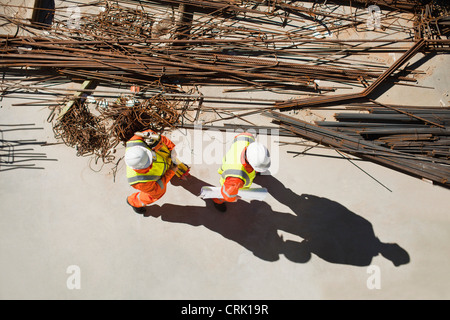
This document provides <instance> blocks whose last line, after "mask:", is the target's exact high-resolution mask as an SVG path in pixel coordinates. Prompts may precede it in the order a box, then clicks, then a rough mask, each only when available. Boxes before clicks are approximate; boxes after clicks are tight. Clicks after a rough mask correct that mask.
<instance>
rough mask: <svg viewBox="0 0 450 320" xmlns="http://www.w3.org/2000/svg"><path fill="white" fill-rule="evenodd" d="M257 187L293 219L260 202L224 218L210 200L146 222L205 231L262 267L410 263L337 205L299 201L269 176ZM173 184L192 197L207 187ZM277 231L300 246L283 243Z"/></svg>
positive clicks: (232, 209)
mask: <svg viewBox="0 0 450 320" xmlns="http://www.w3.org/2000/svg"><path fill="white" fill-rule="evenodd" d="M255 182H257V183H258V184H260V185H261V186H265V187H266V188H267V189H268V191H269V193H270V194H271V195H272V196H273V197H274V198H275V199H277V200H278V201H280V202H281V203H283V204H285V205H287V206H288V207H289V208H291V210H292V211H293V212H294V213H295V214H292V213H286V212H278V211H274V210H272V208H271V207H270V206H269V205H268V204H267V203H266V202H263V201H251V202H247V201H243V200H240V201H238V202H236V203H227V207H228V210H227V211H226V212H225V213H222V212H219V211H218V210H216V209H215V208H214V206H213V203H212V201H211V200H205V206H182V205H175V204H163V205H161V206H158V205H153V206H151V207H149V208H148V209H147V213H146V214H145V216H147V217H154V218H161V220H163V221H168V222H174V223H185V224H189V225H192V226H204V227H206V228H208V229H210V230H211V231H214V232H217V233H218V234H220V235H222V236H223V237H224V238H227V239H229V240H232V241H234V242H236V243H239V244H240V245H242V246H243V247H245V248H246V249H247V250H249V251H251V252H252V253H253V254H254V255H255V256H257V257H259V258H261V259H263V260H266V261H277V260H279V258H280V255H284V256H285V257H286V258H287V259H289V260H291V261H293V262H297V263H306V262H308V261H309V260H310V258H311V254H315V255H317V256H318V257H320V258H322V259H324V260H326V261H328V262H331V263H339V264H349V265H355V266H368V265H370V264H371V261H372V258H373V257H374V256H376V255H378V254H379V253H381V254H382V255H383V256H384V257H385V258H387V259H389V260H391V261H392V263H393V264H394V265H396V266H399V265H401V264H405V263H408V262H409V255H408V253H407V252H406V251H405V250H404V249H402V248H401V247H400V246H398V245H397V244H385V243H382V242H381V241H379V240H378V238H377V237H376V236H375V234H374V231H373V228H372V225H371V224H370V222H368V221H367V220H365V219H363V218H362V217H360V216H358V215H356V214H354V213H353V212H351V211H349V210H348V209H346V208H345V207H344V206H342V205H340V204H339V203H337V202H335V201H332V200H329V199H326V198H321V197H317V196H313V195H297V194H295V193H294V192H292V191H291V190H290V189H287V188H286V187H285V186H284V185H283V184H282V183H281V182H280V181H278V180H277V179H276V178H274V177H272V176H260V177H258V178H257V180H255ZM172 184H173V185H175V186H180V187H183V188H185V189H186V190H188V191H189V192H191V193H192V194H193V195H196V196H198V195H199V194H200V191H201V187H202V186H208V185H209V184H207V183H206V182H204V181H202V180H200V179H198V178H196V177H194V176H191V177H189V178H188V179H187V180H185V181H183V180H179V179H174V181H173V182H172ZM279 230H280V231H284V232H287V233H290V234H293V235H297V236H299V237H300V238H302V239H303V240H301V239H299V240H297V241H294V240H285V239H283V236H281V235H280V234H279Z"/></svg>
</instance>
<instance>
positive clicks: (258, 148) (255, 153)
mask: <svg viewBox="0 0 450 320" xmlns="http://www.w3.org/2000/svg"><path fill="white" fill-rule="evenodd" d="M246 155H247V160H248V163H249V164H250V165H251V166H252V167H253V169H255V171H257V172H264V171H267V169H269V167H270V153H269V150H267V148H266V146H264V145H263V144H261V143H259V142H253V143H250V145H249V146H248V147H247V152H246Z"/></svg>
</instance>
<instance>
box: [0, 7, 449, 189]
mask: <svg viewBox="0 0 450 320" xmlns="http://www.w3.org/2000/svg"><path fill="white" fill-rule="evenodd" d="M71 3H72V2H71ZM373 4H375V5H377V6H379V7H381V8H383V14H380V15H378V16H376V17H377V19H378V18H379V21H372V22H374V23H376V24H378V25H376V26H374V25H373V26H372V27H373V29H370V26H369V24H368V21H369V20H368V18H369V19H372V18H374V16H372V15H371V13H370V12H368V10H367V5H368V3H367V2H366V1H364V0H356V1H348V0H332V1H326V2H324V3H322V4H317V3H316V2H315V1H314V3H312V1H302V2H300V1H266V0H244V1H235V0H221V1H218V0H194V1H193V0H149V1H147V0H139V1H134V0H122V1H98V2H96V3H95V4H91V5H92V6H94V8H95V9H96V10H94V12H95V13H84V14H83V15H82V16H81V17H79V18H80V19H79V20H76V21H74V20H73V17H72V16H68V15H67V14H64V13H62V14H61V12H60V11H59V12H58V11H57V12H56V13H57V14H55V21H54V23H53V26H52V28H51V29H47V30H46V33H42V32H36V31H35V30H34V29H32V26H30V24H28V23H27V22H26V21H23V20H21V19H17V18H16V17H12V16H8V17H6V16H2V15H0V19H3V20H5V21H6V23H9V24H12V25H14V26H16V27H17V32H16V35H15V36H12V35H0V71H2V72H3V80H2V90H3V92H2V96H8V95H9V94H11V93H16V94H20V93H30V92H31V93H33V92H37V90H39V92H45V93H49V92H52V91H51V88H49V87H50V86H47V85H46V86H45V88H44V86H43V83H49V82H51V83H52V84H55V83H67V82H71V81H77V82H80V81H91V80H92V81H93V80H95V81H96V82H97V83H98V84H99V85H103V86H107V87H109V88H116V89H117V90H119V89H120V90H123V88H130V86H133V87H134V86H139V87H140V90H141V94H140V95H137V94H135V97H134V98H132V99H131V100H130V99H128V98H126V99H125V98H121V97H119V98H118V99H116V100H115V101H114V102H111V101H110V103H109V104H108V105H107V106H106V105H103V106H102V107H99V106H98V105H97V108H96V109H95V111H96V112H97V113H98V114H97V115H94V114H93V111H94V110H92V108H91V109H90V108H89V106H88V105H87V103H86V100H85V98H86V97H83V98H81V99H80V98H79V96H78V97H77V98H75V97H74V96H72V95H67V97H66V99H64V103H60V104H59V107H60V108H62V107H63V106H64V105H65V103H66V102H67V100H74V99H75V100H76V101H77V103H75V104H74V107H72V108H71V109H70V110H69V111H68V112H67V113H66V114H65V115H64V116H63V117H62V118H61V119H59V122H58V123H57V125H56V126H55V133H56V136H57V137H58V138H61V139H62V140H64V141H65V143H67V144H68V145H71V146H74V147H76V148H77V150H78V154H79V155H90V154H94V155H95V156H96V157H97V158H99V159H100V158H101V159H102V160H103V161H106V162H108V161H111V159H112V158H113V156H112V154H113V153H114V148H115V147H116V146H117V144H119V143H120V142H125V141H126V140H127V139H129V138H130V137H131V136H132V134H133V133H134V132H135V131H139V130H143V129H147V128H152V129H154V130H156V131H162V130H164V129H166V128H171V127H182V126H183V125H185V123H184V122H183V121H181V120H182V118H183V117H185V116H186V111H187V110H192V108H191V107H189V106H188V107H186V104H185V102H183V103H184V105H183V103H180V102H182V101H181V100H176V99H169V98H167V97H168V96H169V95H170V94H181V95H184V94H185V91H184V90H185V88H196V87H199V86H211V85H212V86H218V87H222V88H224V91H225V90H226V91H262V90H264V91H271V92H275V93H283V94H284V93H288V94H294V95H295V96H301V98H300V99H289V100H287V101H286V100H279V101H274V102H273V105H271V106H269V107H267V108H255V109H254V110H251V111H248V110H246V112H244V113H243V114H240V115H238V114H236V110H232V111H230V110H227V111H226V112H227V113H226V114H227V116H226V117H221V119H220V120H223V121H226V120H227V119H235V118H240V119H242V117H243V116H245V115H251V114H255V113H260V112H261V110H263V109H270V110H276V109H279V110H282V111H285V110H288V109H291V108H311V107H322V106H324V105H327V104H329V105H330V104H331V105H338V104H343V103H348V102H349V100H357V99H370V98H371V96H372V93H373V92H374V91H375V89H379V88H380V87H381V84H382V83H384V81H387V80H394V81H397V82H400V81H408V82H410V81H414V78H411V77H408V76H404V75H402V73H400V72H397V71H398V69H399V68H400V67H402V66H403V65H404V64H405V62H407V61H408V60H409V59H410V58H412V57H413V56H414V55H415V54H416V53H419V52H421V53H424V54H428V53H429V52H432V51H433V52H444V53H445V52H448V51H449V45H450V40H448V39H447V38H446V37H447V36H448V11H449V10H448V5H445V4H444V5H442V4H441V1H440V0H433V1H431V2H429V3H428V4H423V3H422V2H421V1H418V0H376V1H374V2H373ZM88 6H89V5H88ZM101 8H103V10H100V9H101ZM64 9H65V8H64ZM62 10H63V9H62ZM19 30H22V31H23V30H25V31H27V32H28V33H29V34H32V36H30V35H25V36H18V35H17V34H18V31H19ZM364 32H371V34H370V35H369V36H367V37H366V35H365V34H364ZM360 33H363V36H362V37H361V36H360ZM341 35H343V36H341ZM378 53H389V54H390V53H401V54H402V56H401V57H400V58H399V59H397V60H395V62H394V63H392V64H390V65H389V64H388V63H387V62H386V61H380V60H378V59H375V60H373V59H370V58H371V57H372V55H373V54H378ZM403 71H404V72H406V73H407V72H408V71H410V70H408V68H407V67H405V68H404V69H403ZM24 75H25V76H26V77H27V80H28V81H30V82H32V83H34V84H40V85H42V86H41V87H38V89H36V86H34V88H35V89H34V90H35V91H33V89H31V88H32V87H33V86H25V85H24V84H22V83H18V82H17V79H20V77H23V76H24ZM358 88H361V89H358ZM337 90H351V92H352V93H349V94H338V95H329V94H328V93H329V92H332V91H337ZM358 91H359V92H358ZM355 92H356V93H355ZM147 93H152V94H154V95H153V96H150V97H149V96H147V95H146V94H147ZM186 96H189V94H187V95H186ZM303 96H307V97H306V98H304V97H303ZM135 98H136V99H137V100H136V103H131V105H130V101H132V100H133V99H135ZM296 98H298V97H296ZM188 100H189V102H188V104H189V103H192V102H194V101H195V99H191V98H188ZM181 105H183V106H181ZM206 110H208V111H211V112H215V113H217V114H219V112H218V110H216V109H214V108H211V107H210V108H207V109H206ZM371 110H374V109H371ZM389 110H392V109H389ZM197 111H198V110H197ZM415 111H418V110H415ZM377 112H379V110H378V111H377ZM395 112H397V114H396V115H395V116H394V115H391V116H392V118H390V119H389V121H391V120H392V119H396V118H398V116H401V117H405V116H406V117H407V118H408V119H411V118H413V119H415V121H416V120H418V121H419V122H420V123H421V124H422V125H424V126H426V128H427V129H430V130H431V129H433V130H435V131H436V130H440V133H439V135H436V133H430V132H428V133H420V135H419V133H414V134H415V137H416V138H417V139H416V140H414V137H413V136H411V135H410V133H405V134H407V136H399V135H398V134H400V133H397V134H395V135H394V134H392V135H378V136H377V135H375V134H372V133H368V131H367V130H373V129H376V128H375V127H367V128H366V127H364V128H362V127H361V128H356V127H355V126H347V127H345V129H348V128H351V130H350V129H349V130H347V131H345V132H343V131H342V128H343V127H344V125H343V124H344V122H343V121H342V122H341V121H338V122H337V123H340V125H336V124H333V125H336V127H335V128H333V130H332V132H331V134H332V135H333V138H332V141H330V143H329V144H328V145H330V146H333V147H336V145H339V141H338V140H339V139H341V143H344V142H345V141H347V140H348V139H350V138H351V139H359V140H358V141H360V140H361V139H362V140H364V143H367V147H366V149H364V150H360V149H351V148H350V147H347V148H344V149H345V150H344V149H341V150H342V151H348V152H350V153H351V152H353V154H358V155H364V156H365V158H366V159H370V160H373V161H379V159H381V158H379V157H378V156H375V155H373V154H371V155H370V156H367V153H368V152H369V153H373V152H375V150H376V151H377V152H381V154H382V155H383V156H386V154H388V157H391V156H392V154H393V153H395V155H394V156H392V157H394V158H395V161H394V160H392V159H391V158H389V161H387V162H388V164H389V165H391V166H392V167H395V168H400V167H408V166H412V167H414V168H415V169H414V170H418V171H415V173H416V174H417V173H419V175H420V173H421V172H420V171H419V169H417V168H416V165H415V164H411V163H412V161H413V158H414V157H420V161H428V162H433V161H440V162H439V165H440V166H447V165H448V164H447V163H446V161H448V150H447V149H446V137H445V134H442V131H445V132H447V131H446V130H447V122H446V121H447V120H445V121H444V122H442V121H440V120H439V119H437V118H433V117H431V118H430V117H428V116H427V115H425V114H424V113H423V112H425V110H420V113H417V114H413V115H411V114H409V115H406V114H405V113H410V111H409V110H406V109H402V110H400V111H399V110H395ZM274 114H275V113H272V116H274ZM197 115H198V113H197ZM339 116H340V115H337V118H339ZM346 116H347V117H348V116H349V115H346ZM346 116H343V117H346ZM372 116H374V115H372ZM378 116H379V115H378ZM360 120H361V119H358V120H353V121H352V122H353V124H355V123H356V122H359V121H360ZM283 121H284V120H283ZM283 121H281V122H283ZM77 122H78V123H77ZM345 122H349V121H345ZM191 124H192V123H191ZM282 124H283V127H282V129H283V132H291V133H294V134H298V135H301V134H300V133H299V130H298V128H293V127H292V123H291V124H290V125H289V126H287V125H286V123H282ZM331 125H332V124H329V123H327V124H325V123H324V124H323V127H327V126H331ZM378 125H379V127H377V128H378V129H380V127H385V128H388V127H389V126H388V124H386V123H384V122H382V123H378ZM408 125H412V124H410V123H409V124H408ZM415 125H416V124H415ZM188 126H189V125H186V127H188ZM305 127H306V125H305ZM317 127H319V128H320V129H322V126H316V127H315V128H317ZM390 128H391V129H396V130H400V129H402V130H403V129H405V128H404V127H401V128H398V127H396V128H393V127H390ZM415 129H421V130H422V129H424V128H415ZM288 130H293V131H288ZM327 130H330V128H328V129H327ZM352 130H353V131H352ZM327 132H328V133H329V131H327ZM344 133H345V136H341V135H343V134H344ZM402 134H403V133H402ZM355 135H358V137H355ZM430 135H431V136H430ZM374 137H375V138H374ZM309 138H310V139H312V140H314V141H324V140H321V138H320V139H319V136H318V133H317V132H315V135H314V136H310V137H309ZM365 140H367V141H365ZM425 142H430V143H436V145H437V144H441V146H442V148H440V147H439V148H437V147H436V145H434V146H433V145H431V146H430V145H428V144H427V146H425ZM352 143H354V140H352ZM419 144H421V145H420V147H421V149H420V150H419V149H417V148H418V147H419ZM352 146H353V144H352ZM413 146H414V148H416V149H413ZM407 147H410V148H411V149H408V150H406V149H405V148H407ZM379 148H383V149H382V151H381V149H379ZM433 148H434V149H433ZM399 153H401V155H399ZM399 158H402V159H403V158H405V159H406V158H407V159H408V161H409V162H408V165H404V164H400V163H398V162H396V161H397V160H398V159H399ZM429 158H431V159H432V160H429ZM424 159H427V160H424ZM379 162H382V163H386V162H385V161H384V160H382V161H379ZM394 162H395V164H394ZM433 165H434V162H433ZM419 166H420V165H419ZM427 166H428V164H427ZM442 170H443V172H444V173H445V172H446V171H445V170H446V167H444V169H442ZM406 171H408V170H406ZM424 175H426V176H431V177H428V179H430V180H432V181H438V183H440V184H444V185H446V184H447V182H446V181H447V178H446V177H439V174H438V173H436V172H433V173H431V174H428V173H427V174H424Z"/></svg>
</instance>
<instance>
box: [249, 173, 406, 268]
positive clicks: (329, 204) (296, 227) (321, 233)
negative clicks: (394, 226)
mask: <svg viewBox="0 0 450 320" xmlns="http://www.w3.org/2000/svg"><path fill="white" fill-rule="evenodd" d="M255 182H257V183H258V184H260V185H261V186H263V187H265V188H267V190H268V192H269V193H270V194H271V195H272V196H273V197H274V198H275V199H276V200H278V201H279V202H280V203H282V204H284V205H286V206H288V207H289V208H290V209H291V210H292V211H293V212H294V214H295V216H296V222H295V223H293V224H291V225H285V226H283V227H284V228H283V230H284V231H287V232H290V233H293V234H297V235H299V236H301V237H302V238H303V239H304V241H306V243H307V247H308V250H309V251H310V252H311V253H314V254H315V255H317V256H318V257H320V258H322V259H324V260H326V261H328V262H332V263H340V264H350V265H355V266H367V265H370V264H371V261H372V258H373V257H375V256H377V255H378V254H381V255H382V256H383V257H385V258H386V259H388V260H390V261H391V262H392V263H393V264H394V265H395V266H400V265H403V264H407V263H409V261H410V257H409V254H408V252H407V251H406V250H404V249H403V248H401V247H400V246H399V245H398V244H396V243H384V242H382V241H380V239H379V238H378V237H377V236H376V235H375V232H374V230H373V227H372V224H371V223H370V222H369V221H367V220H366V219H364V218H363V217H361V216H359V215H357V214H355V213H354V212H352V211H350V210H348V209H347V208H346V207H344V206H343V205H341V204H339V203H338V202H336V201H332V200H330V199H327V198H322V197H317V196H314V195H309V194H302V195H297V194H296V193H294V192H293V191H292V190H291V189H289V188H286V187H285V186H284V184H283V183H282V182H280V181H279V180H278V179H276V178H275V177H273V176H270V175H262V176H258V177H257V179H255ZM288 258H289V257H288Z"/></svg>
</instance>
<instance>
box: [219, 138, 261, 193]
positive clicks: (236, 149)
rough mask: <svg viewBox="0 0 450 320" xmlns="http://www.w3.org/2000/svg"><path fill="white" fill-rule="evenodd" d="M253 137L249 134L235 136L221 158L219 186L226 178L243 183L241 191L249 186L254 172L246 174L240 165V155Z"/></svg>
mask: <svg viewBox="0 0 450 320" xmlns="http://www.w3.org/2000/svg"><path fill="white" fill-rule="evenodd" d="M254 141H255V137H254V136H253V135H252V134H250V133H244V134H240V135H238V136H236V137H235V138H234V140H233V143H232V145H231V147H230V149H229V150H228V152H227V154H226V155H225V157H224V158H223V161H222V166H221V167H220V169H219V170H218V172H219V174H220V175H221V177H220V184H221V185H223V183H224V182H225V179H226V178H228V177H235V178H239V179H242V180H243V181H244V187H243V189H247V188H249V187H250V186H251V184H252V182H253V179H255V176H256V171H255V170H253V171H252V172H250V173H248V172H247V170H245V167H244V165H243V164H242V163H241V155H242V152H243V151H244V149H245V148H246V147H247V146H248V145H249V144H250V143H252V142H254Z"/></svg>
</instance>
